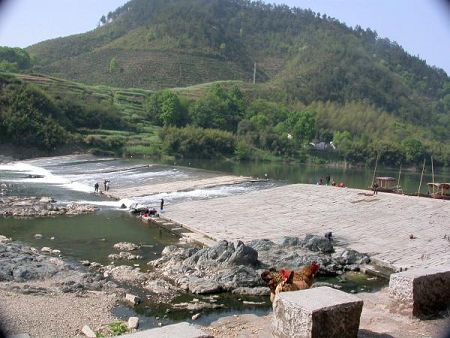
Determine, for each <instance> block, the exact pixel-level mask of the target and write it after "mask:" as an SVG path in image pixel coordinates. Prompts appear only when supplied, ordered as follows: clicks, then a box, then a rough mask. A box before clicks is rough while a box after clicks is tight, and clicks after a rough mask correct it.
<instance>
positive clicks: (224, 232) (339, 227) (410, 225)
mask: <svg viewBox="0 0 450 338" xmlns="http://www.w3.org/2000/svg"><path fill="white" fill-rule="evenodd" d="M368 195H369V192H368V191H363V190H357V189H347V188H344V189H342V188H335V187H327V186H315V185H304V184H296V185H287V186H282V187H278V188H273V189H267V190H263V191H256V192H250V193H248V194H242V195H238V196H231V197H224V198H216V199H211V200H206V201H193V202H185V203H180V204H177V205H173V206H170V208H168V209H167V210H166V213H165V214H164V217H165V218H168V219H170V220H172V221H174V222H176V223H179V224H181V225H183V226H185V227H186V228H188V229H190V230H192V231H196V232H199V233H202V234H204V235H207V236H209V237H211V238H213V239H216V240H220V239H227V240H243V241H249V240H253V239H262V238H266V239H271V240H276V239H278V238H281V237H283V236H300V237H302V236H304V235H306V234H308V233H311V234H319V235H322V234H324V233H325V232H327V231H332V232H333V235H334V236H336V238H337V239H338V240H339V241H343V242H344V243H346V244H347V245H348V246H349V247H350V248H352V249H354V250H357V251H360V252H365V253H368V254H370V255H371V256H372V257H373V258H375V259H378V260H380V261H382V262H384V263H387V264H389V265H391V266H393V267H394V268H396V269H400V268H405V267H407V268H409V267H413V266H428V265H435V264H443V263H448V262H449V261H450V250H449V248H450V242H449V240H448V239H445V238H444V236H445V235H447V236H450V202H449V201H442V200H434V199H428V198H419V197H410V196H402V195H395V194H387V193H379V194H378V195H377V196H370V195H369V196H368ZM411 234H412V235H414V236H415V237H417V238H416V239H410V235H411Z"/></svg>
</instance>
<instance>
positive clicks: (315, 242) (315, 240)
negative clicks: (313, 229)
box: [300, 234, 334, 253]
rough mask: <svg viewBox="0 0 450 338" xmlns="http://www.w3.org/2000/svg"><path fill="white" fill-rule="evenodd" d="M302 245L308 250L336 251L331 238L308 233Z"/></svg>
mask: <svg viewBox="0 0 450 338" xmlns="http://www.w3.org/2000/svg"><path fill="white" fill-rule="evenodd" d="M300 245H301V246H302V247H303V248H306V249H308V250H311V251H319V252H322V253H332V252H333V251H334V248H333V244H332V242H331V241H330V240H328V239H327V238H325V237H320V236H316V235H310V234H308V235H306V236H305V239H304V240H303V241H301V243H300Z"/></svg>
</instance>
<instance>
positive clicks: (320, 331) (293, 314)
mask: <svg viewBox="0 0 450 338" xmlns="http://www.w3.org/2000/svg"><path fill="white" fill-rule="evenodd" d="M362 307H363V301H362V300H361V299H359V298H358V297H356V296H353V295H350V294H347V293H345V292H342V291H339V290H335V289H332V288H329V287H319V288H313V289H308V290H301V291H295V292H283V293H280V294H279V295H277V296H276V297H275V301H274V303H273V326H272V328H273V330H272V334H273V335H274V336H275V337H280V338H288V337H289V338H294V337H295V338H304V337H308V338H309V337H311V338H319V337H323V338H325V337H336V338H337V337H339V338H347V337H348V338H350V337H357V335H358V329H359V322H360V317H361V311H362Z"/></svg>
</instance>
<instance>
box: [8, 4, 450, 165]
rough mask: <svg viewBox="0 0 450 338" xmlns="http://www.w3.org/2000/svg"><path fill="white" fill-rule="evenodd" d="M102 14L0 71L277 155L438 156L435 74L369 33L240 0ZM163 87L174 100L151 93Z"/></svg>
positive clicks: (445, 101) (148, 120)
mask: <svg viewBox="0 0 450 338" xmlns="http://www.w3.org/2000/svg"><path fill="white" fill-rule="evenodd" d="M101 21H102V23H103V24H102V25H101V26H100V27H98V28H97V29H95V30H93V31H90V32H88V33H85V34H79V35H74V36H70V37H66V38H59V39H55V40H50V41H44V42H41V43H39V44H36V45H34V46H30V47H29V48H27V52H28V53H29V54H30V56H31V60H32V65H31V70H28V68H25V69H23V68H20V67H16V66H15V65H16V64H17V65H19V63H18V62H15V63H14V62H12V63H11V60H13V61H14V60H16V59H17V60H18V59H19V57H22V58H23V55H22V54H23V53H22V54H21V55H19V54H20V53H19V52H20V51H15V53H16V54H17V55H16V56H15V58H13V59H11V56H10V54H11V53H12V51H10V50H6V52H7V53H8V55H7V56H6V57H4V60H5V61H4V65H5V66H3V67H4V70H6V71H23V72H30V71H31V72H33V73H34V74H46V76H44V77H43V76H34V75H33V76H34V77H35V78H33V76H29V75H21V78H22V79H23V80H25V81H27V82H35V84H38V85H39V86H40V87H41V88H44V89H45V91H46V92H48V93H50V94H51V96H52V97H54V98H55V100H56V101H58V100H59V96H69V97H70V96H73V95H75V96H78V97H81V98H82V100H85V101H86V98H92V97H94V98H95V99H98V100H100V102H106V103H108V104H112V105H113V107H114V109H117V110H118V111H119V113H121V116H122V119H123V120H124V122H125V123H128V124H131V125H138V124H140V123H143V124H144V125H146V126H147V125H149V124H156V125H158V126H163V125H166V124H169V125H170V124H171V123H172V124H175V125H176V126H183V125H185V124H186V123H187V124H191V125H192V126H193V127H196V128H220V129H227V130H228V131H229V132H231V133H232V134H233V135H235V136H236V137H237V142H243V143H237V145H239V146H241V145H242V144H244V143H245V144H246V145H248V146H250V147H254V148H259V149H263V150H267V151H269V152H272V153H275V154H278V155H281V156H291V155H292V156H294V155H295V156H297V155H299V154H298V152H299V149H301V148H302V147H304V145H305V144H307V143H308V142H309V141H311V140H316V141H330V140H333V141H336V142H337V143H336V144H338V143H339V146H338V150H339V151H340V153H341V155H342V157H345V158H346V159H348V160H351V161H354V162H361V161H367V160H370V159H372V160H373V158H374V157H375V156H376V154H377V153H379V152H380V151H382V152H383V153H384V154H387V155H386V158H384V159H382V160H384V161H385V163H399V162H402V161H403V160H405V161H409V162H418V161H419V160H420V158H422V157H424V156H425V155H426V154H427V155H428V154H435V155H436V157H437V158H440V159H441V160H440V162H441V163H449V161H450V149H449V147H448V146H447V145H446V144H448V143H449V141H450V130H449V129H448V126H449V125H450V80H449V77H448V75H447V74H446V73H445V72H444V71H443V70H441V69H438V68H435V67H430V66H428V65H427V64H426V62H425V61H423V60H420V59H419V58H417V57H414V56H411V55H409V54H408V53H406V52H405V51H404V50H403V49H402V47H401V46H399V45H398V44H397V43H395V42H392V41H390V40H389V39H383V38H379V37H378V36H377V34H376V32H374V31H371V30H369V29H368V30H363V29H361V28H360V27H356V28H354V29H353V28H349V27H347V26H346V25H344V24H342V23H340V22H338V21H337V20H335V19H333V18H329V17H327V16H319V15H318V14H316V13H314V12H312V11H309V10H302V9H298V8H289V7H288V6H277V5H266V4H263V3H262V2H251V1H248V0H165V1H162V0H131V1H130V2H128V3H127V4H125V5H124V6H122V7H120V8H118V9H117V10H116V11H114V12H112V13H109V14H108V15H107V17H104V18H102V20H101ZM25 56H26V55H25ZM1 59H2V55H1V54H0V61H2V60H1ZM255 63H256V65H257V68H256V69H257V72H256V82H257V85H256V86H254V85H253V84H252V80H253V71H254V64H255ZM14 67H15V68H14ZM27 67H28V65H27ZM1 69H2V68H1V64H0V70H1ZM11 69H13V70H11ZM14 69H16V70H14ZM59 78H64V79H68V80H69V81H63V80H59ZM75 82H81V83H84V84H79V83H75ZM217 82H218V83H220V84H221V85H222V87H223V88H224V89H225V90H224V89H220V88H218V87H217V86H216V84H217ZM235 86H238V87H239V89H240V91H241V92H242V93H244V96H245V97H244V100H241V99H239V95H240V94H239V93H238V92H237V91H236V90H235V89H233V88H234V87H235ZM128 88H141V89H128ZM164 88H172V89H171V92H172V93H175V94H177V95H178V96H179V97H180V100H181V101H180V100H179V99H177V98H174V97H173V96H170V95H168V94H167V93H165V94H164V93H163V94H161V95H160V94H159V93H157V94H155V95H156V96H155V95H153V94H152V93H153V92H156V91H159V90H161V89H164ZM236 98H238V99H236ZM236 100H237V101H236ZM86 102H89V101H86ZM233 102H234V103H233ZM236 102H238V104H237V105H236V104H235V103H236ZM233 104H234V105H233ZM242 105H243V106H245V107H242ZM230 109H231V110H232V111H229V110H230ZM218 112H221V113H220V114H222V115H223V116H219V115H220V114H219V115H218ZM177 114H178V115H177ZM180 114H181V115H180ZM177 116H178V117H180V116H183V119H182V120H180V119H177V118H176V117H177ZM221 119H225V120H227V119H228V120H227V121H228V122H229V123H230V124H228V127H227V128H221V127H220V125H221V124H220V121H221ZM311 119H313V121H312V122H314V123H311V121H310V120H311ZM170 121H172V122H170ZM173 121H176V122H173ZM308 126H309V127H308ZM306 127H308V128H309V129H310V130H309V131H308V132H307V133H305V130H301V129H302V128H306ZM172 132H173V135H172V134H170V133H166V134H164V135H166V137H167V138H170V137H174V135H175V134H176V131H172ZM189 133H191V134H195V133H197V131H192V130H190V131H189V130H188V131H187V132H186V135H188V134H189ZM211 135H212V134H211ZM287 135H294V138H295V142H288V141H286V140H287V139H286V137H287ZM169 136H170V137H169ZM209 136H210V135H209ZM209 136H208V137H209ZM227 137H228V136H227ZM178 141H180V142H185V143H186V142H187V141H186V140H178ZM416 141H417V142H416ZM291 143H292V144H291ZM293 143H295V144H293ZM411 145H415V146H416V147H415V148H416V149H415V151H416V153H420V154H421V155H420V156H416V155H414V156H413V155H411V154H410V153H411V149H410V148H411ZM238 148H239V147H238ZM244 148H245V147H244ZM241 150H242V149H241ZM244 150H245V149H244ZM247 150H248V149H247ZM243 152H244V153H245V151H243ZM395 154H397V155H398V154H402V155H401V156H397V157H396V155H395ZM408 154H409V155H408ZM410 155H411V156H410Z"/></svg>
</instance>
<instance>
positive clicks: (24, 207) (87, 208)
mask: <svg viewBox="0 0 450 338" xmlns="http://www.w3.org/2000/svg"><path fill="white" fill-rule="evenodd" d="M96 210H97V209H96V207H94V206H93V205H87V204H77V203H69V204H58V203H56V201H54V200H53V199H52V198H50V197H1V198H0V216H3V217H49V216H58V215H68V216H73V215H81V214H90V213H94V212H95V211H96Z"/></svg>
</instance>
